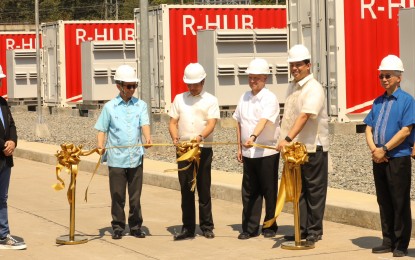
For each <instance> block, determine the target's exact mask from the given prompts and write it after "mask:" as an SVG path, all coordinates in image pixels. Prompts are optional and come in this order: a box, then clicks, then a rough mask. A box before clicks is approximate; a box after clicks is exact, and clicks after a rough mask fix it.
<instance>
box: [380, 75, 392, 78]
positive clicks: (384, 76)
mask: <svg viewBox="0 0 415 260" xmlns="http://www.w3.org/2000/svg"><path fill="white" fill-rule="evenodd" d="M391 77H392V75H391V74H380V75H379V79H383V78H385V79H390V78H391Z"/></svg>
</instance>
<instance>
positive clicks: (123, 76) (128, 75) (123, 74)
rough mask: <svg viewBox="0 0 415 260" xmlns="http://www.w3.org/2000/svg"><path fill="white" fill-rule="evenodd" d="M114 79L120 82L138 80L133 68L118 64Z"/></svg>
mask: <svg viewBox="0 0 415 260" xmlns="http://www.w3.org/2000/svg"><path fill="white" fill-rule="evenodd" d="M114 80H116V81H122V82H136V83H138V82H139V79H138V78H137V75H136V74H135V70H134V68H133V67H131V66H130V65H121V66H119V67H118V68H117V70H116V71H115V75H114Z"/></svg>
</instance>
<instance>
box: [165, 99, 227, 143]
mask: <svg viewBox="0 0 415 260" xmlns="http://www.w3.org/2000/svg"><path fill="white" fill-rule="evenodd" d="M168 114H169V116H170V117H172V118H174V119H177V120H178V127H179V138H180V139H181V141H187V140H192V139H194V138H196V137H197V136H198V135H200V134H201V133H202V131H203V129H205V127H206V125H207V121H208V120H209V119H214V118H215V119H220V111H219V104H218V99H217V98H216V97H215V96H213V95H212V94H209V93H207V92H206V91H202V92H201V93H200V94H199V95H197V96H193V95H192V94H191V93H190V92H189V91H187V92H184V93H181V94H178V95H176V97H175V98H174V101H173V104H172V106H171V109H170V111H169V113H168ZM204 141H205V142H213V133H212V134H210V135H209V136H207V137H205V138H204ZM209 146H210V145H204V147H209Z"/></svg>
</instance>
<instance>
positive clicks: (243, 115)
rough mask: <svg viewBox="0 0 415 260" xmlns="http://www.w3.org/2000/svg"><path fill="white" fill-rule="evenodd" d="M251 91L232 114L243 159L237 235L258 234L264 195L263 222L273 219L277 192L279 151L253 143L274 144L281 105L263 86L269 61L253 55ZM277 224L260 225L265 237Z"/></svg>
mask: <svg viewBox="0 0 415 260" xmlns="http://www.w3.org/2000/svg"><path fill="white" fill-rule="evenodd" d="M246 73H247V74H248V83H249V87H250V88H251V90H250V91H247V92H245V93H244V94H243V95H242V96H241V98H240V99H239V102H238V106H237V107H236V109H235V113H234V114H233V118H234V119H235V120H236V121H237V140H238V143H239V144H238V153H237V160H238V161H239V162H241V163H243V177H242V204H243V210H242V233H241V234H239V236H238V239H249V238H251V237H256V236H258V231H259V224H260V221H261V212H262V201H263V199H265V218H264V222H265V221H268V220H270V219H272V218H273V217H274V213H275V204H276V202H277V194H278V164H279V158H280V154H279V153H278V152H277V151H275V150H273V149H264V148H260V147H254V146H253V143H254V142H258V143H259V144H263V145H268V146H275V145H276V143H277V141H278V137H279V133H280V127H279V121H280V120H279V114H280V107H279V102H278V99H277V97H276V96H275V95H274V93H272V92H271V91H270V90H269V89H268V88H266V87H265V85H266V82H267V79H268V75H269V74H270V69H269V64H268V62H267V61H266V60H264V59H261V58H256V59H253V60H252V61H251V62H250V63H249V66H248V69H247V70H246ZM277 230H278V226H277V224H276V223H274V224H273V225H272V226H270V227H267V228H264V227H262V234H263V235H264V237H267V238H270V237H274V236H275V234H276V232H277Z"/></svg>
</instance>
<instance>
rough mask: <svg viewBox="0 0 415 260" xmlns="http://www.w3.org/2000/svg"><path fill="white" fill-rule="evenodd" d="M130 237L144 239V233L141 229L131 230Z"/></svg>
mask: <svg viewBox="0 0 415 260" xmlns="http://www.w3.org/2000/svg"><path fill="white" fill-rule="evenodd" d="M130 235H132V236H133V237H138V238H145V237H146V232H144V231H142V230H141V229H133V230H130Z"/></svg>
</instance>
